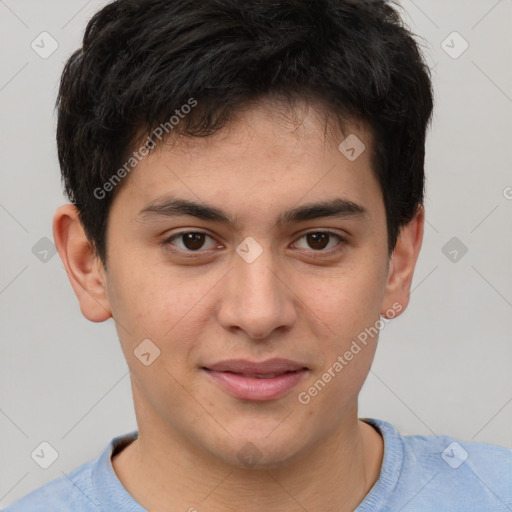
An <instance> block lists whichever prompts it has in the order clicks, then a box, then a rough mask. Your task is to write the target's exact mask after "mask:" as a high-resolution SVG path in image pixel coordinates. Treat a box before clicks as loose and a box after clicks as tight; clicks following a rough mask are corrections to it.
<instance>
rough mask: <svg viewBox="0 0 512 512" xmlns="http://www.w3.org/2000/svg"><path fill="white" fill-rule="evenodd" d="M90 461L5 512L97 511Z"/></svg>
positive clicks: (91, 463)
mask: <svg viewBox="0 0 512 512" xmlns="http://www.w3.org/2000/svg"><path fill="white" fill-rule="evenodd" d="M93 465H94V462H93V461H90V462H87V463H86V464H83V465H82V466H80V467H79V468H77V469H75V470H74V471H72V472H71V473H69V474H68V475H63V476H61V477H59V478H57V479H55V480H52V481H51V482H48V483H47V484H46V485H43V486H42V487H39V488H38V489H36V490H34V491H32V492H31V493H30V494H27V495H26V496H24V497H23V498H21V499H20V500H18V501H16V502H15V503H13V504H12V505H10V506H9V507H7V508H6V509H5V510H4V512H48V511H49V510H51V511H52V512H61V511H62V512H64V511H69V510H73V512H89V511H91V510H94V511H97V510H98V509H99V504H98V503H97V502H96V500H95V497H94V492H93V491H94V487H93V483H92V468H93Z"/></svg>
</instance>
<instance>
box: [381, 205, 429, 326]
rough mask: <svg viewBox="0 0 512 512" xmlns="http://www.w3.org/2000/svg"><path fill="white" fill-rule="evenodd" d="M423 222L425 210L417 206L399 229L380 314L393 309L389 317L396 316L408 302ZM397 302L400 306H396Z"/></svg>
mask: <svg viewBox="0 0 512 512" xmlns="http://www.w3.org/2000/svg"><path fill="white" fill-rule="evenodd" d="M424 224H425V210H424V208H423V206H419V207H418V208H417V210H416V214H415V216H414V217H413V218H412V220H410V221H409V223H408V224H406V225H405V226H402V229H401V230H400V234H399V235H398V239H397V243H396V246H395V249H394V250H393V254H392V255H391V259H390V262H389V269H388V279H387V283H386V292H385V296H384V300H383V303H382V310H381V315H382V316H384V317H386V312H387V311H393V316H392V317H389V318H394V317H395V316H398V315H399V314H401V313H402V312H403V311H404V310H405V308H406V307H407V305H408V304H409V295H410V290H411V283H412V278H413V274H414V268H415V266H416V261H417V260H418V255H419V252H420V249H421V243H422V241H423V228H424ZM397 304H398V305H400V306H401V307H400V308H397ZM393 305H394V306H393Z"/></svg>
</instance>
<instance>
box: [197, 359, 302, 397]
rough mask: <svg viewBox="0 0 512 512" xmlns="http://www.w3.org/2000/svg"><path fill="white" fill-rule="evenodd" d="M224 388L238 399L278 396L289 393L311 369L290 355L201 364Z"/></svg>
mask: <svg viewBox="0 0 512 512" xmlns="http://www.w3.org/2000/svg"><path fill="white" fill-rule="evenodd" d="M201 369H202V370H203V371H204V372H205V373H206V374H207V375H208V376H209V378H211V379H212V381H213V382H214V383H215V384H216V385H217V386H219V387H220V388H221V389H222V390H223V391H225V392H227V393H228V394H229V395H231V396H233V397H234V398H237V399H239V400H253V401H265V400H275V399H277V398H281V397H282V396H284V395H286V394H287V393H288V392H289V391H290V390H291V389H293V388H294V387H295V386H296V385H297V384H298V383H299V382H300V381H301V380H302V379H303V378H304V377H305V375H306V374H307V373H308V372H309V369H308V368H307V367H306V366H304V365H302V364H300V363H297V362H294V361H290V360H288V359H269V360H267V361H263V362H253V361H247V360H242V359H236V360H235V359H233V360H229V361H222V362H220V363H215V364H212V365H209V366H203V367H202V368H201Z"/></svg>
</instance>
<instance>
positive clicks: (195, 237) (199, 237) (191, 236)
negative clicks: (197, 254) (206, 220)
mask: <svg viewBox="0 0 512 512" xmlns="http://www.w3.org/2000/svg"><path fill="white" fill-rule="evenodd" d="M181 236H182V237H183V245H184V246H185V247H186V248H187V249H190V250H191V251H196V250H197V249H201V247H202V246H203V244H204V239H205V236H204V233H185V234H184V235H181Z"/></svg>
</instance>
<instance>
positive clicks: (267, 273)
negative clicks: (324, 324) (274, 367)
mask: <svg viewBox="0 0 512 512" xmlns="http://www.w3.org/2000/svg"><path fill="white" fill-rule="evenodd" d="M273 259H274V257H273V255H272V251H271V250H270V249H269V248H266V249H263V252H262V253H261V254H260V256H259V257H258V258H257V259H256V260H254V261H252V262H248V261H246V260H244V259H243V258H242V257H239V256H238V255H235V258H234V262H233V268H232V270H231V271H230V272H229V273H228V275H227V276H226V279H225V281H224V287H223V290H222V298H221V301H220V307H219V309H218V319H219V322H220V323H221V325H222V326H223V327H224V328H225V329H228V330H230V331H234V330H242V331H245V333H246V334H247V335H248V336H249V337H250V338H252V339H254V340H264V339H267V338H269V337H270V336H271V334H272V333H273V332H274V331H276V330H278V329H280V330H286V329H289V328H290V327H291V326H292V325H293V324H294V322H295V321H296V319H297V310H296V307H295V304H294V294H293V291H292V287H291V286H290V283H287V282H286V280H287V276H285V275H283V274H282V273H281V272H279V271H276V270H275V267H276V265H275V262H274V261H273Z"/></svg>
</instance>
